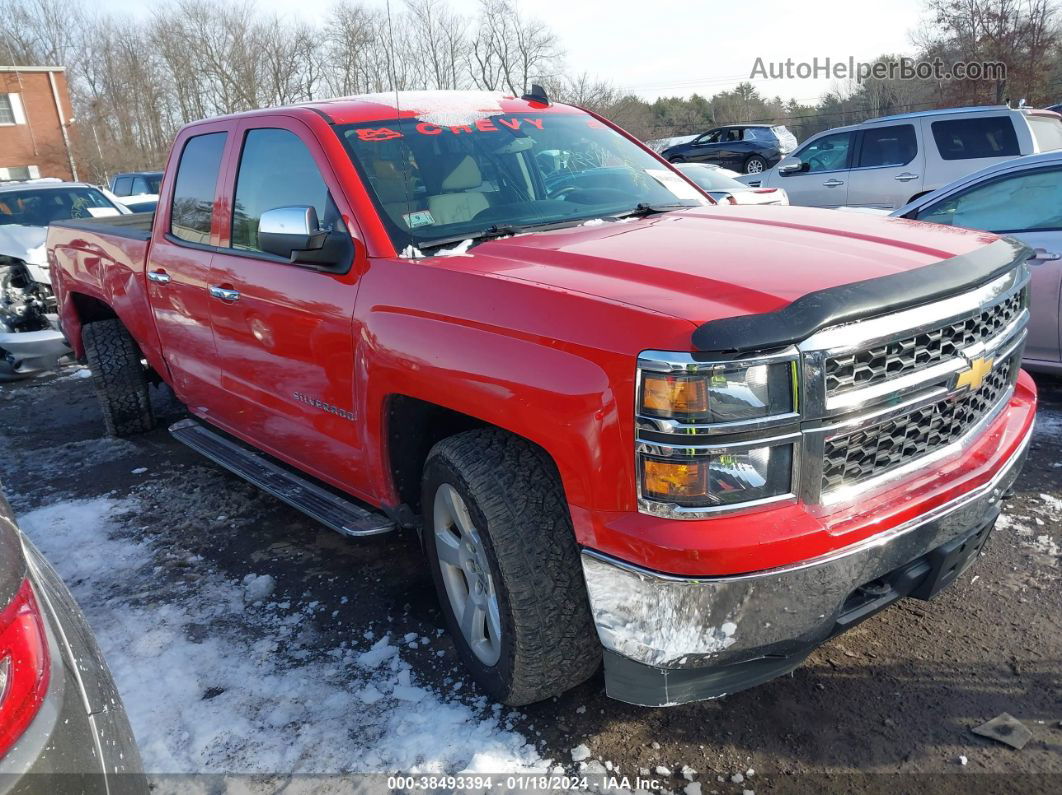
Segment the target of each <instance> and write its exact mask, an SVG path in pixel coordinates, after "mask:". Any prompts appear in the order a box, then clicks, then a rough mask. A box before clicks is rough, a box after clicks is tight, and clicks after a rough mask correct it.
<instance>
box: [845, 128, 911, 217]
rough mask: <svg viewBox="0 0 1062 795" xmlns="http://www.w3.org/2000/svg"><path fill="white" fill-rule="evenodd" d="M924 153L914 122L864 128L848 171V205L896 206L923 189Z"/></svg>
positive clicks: (885, 207) (890, 208)
mask: <svg viewBox="0 0 1062 795" xmlns="http://www.w3.org/2000/svg"><path fill="white" fill-rule="evenodd" d="M924 172H925V154H924V153H923V152H922V150H921V148H920V147H919V146H918V136H917V135H916V133H915V127H914V125H913V124H889V125H887V126H885V127H872V128H870V129H868V130H864V131H863V133H862V141H861V143H860V145H859V153H858V154H857V155H856V159H855V164H854V165H853V167H852V170H851V171H850V172H849V173H848V206H849V207H876V208H879V209H884V210H895V209H896V208H897V207H903V206H904V205H905V204H907V202H909V201H910V200H911V198H912V197H914V196H915V194H917V193H920V192H921V191H922V177H923V174H924Z"/></svg>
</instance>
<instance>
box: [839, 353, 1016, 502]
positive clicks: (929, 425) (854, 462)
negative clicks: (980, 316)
mask: <svg viewBox="0 0 1062 795" xmlns="http://www.w3.org/2000/svg"><path fill="white" fill-rule="evenodd" d="M1017 367H1018V363H1017V362H1016V361H1015V360H1014V357H1013V356H1012V357H1011V359H1008V360H1006V361H1005V362H1003V363H1002V364H999V365H996V367H995V368H994V369H993V370H992V372H991V373H990V374H989V375H988V376H987V377H986V378H985V381H984V384H982V386H981V388H980V389H978V390H977V391H967V392H965V393H963V394H961V395H959V396H958V397H956V396H948V397H945V398H943V399H941V400H938V401H936V402H934V403H930V404H929V405H928V406H924V407H922V408H918V409H916V410H914V411H911V412H909V413H907V414H902V415H901V416H899V417H896V418H893V419H890V420H888V421H886V422H882V423H880V424H878V425H872V426H870V427H867V428H861V429H860V430H858V431H854V432H852V433H847V434H843V435H840V436H835V437H832V438H830V439H827V440H826V444H825V449H824V451H823V463H822V490H823V492H828V491H830V490H831V489H835V488H840V487H843V486H846V485H851V484H858V483H861V482H863V481H866V480H868V479H871V478H876V477H878V476H879V475H884V474H886V473H888V472H891V471H893V470H895V469H897V468H899V467H902V466H903V465H905V464H908V463H910V462H913V461H916V460H917V459H920V458H922V457H923V456H925V455H927V454H929V453H932V452H933V451H935V450H939V449H941V448H944V447H947V446H948V445H950V444H953V443H954V442H956V441H958V440H959V439H961V438H962V437H964V436H965V435H966V434H967V433H969V432H970V431H971V430H972V429H973V428H974V427H976V426H977V424H978V423H979V422H980V421H981V420H983V419H984V418H985V417H986V416H988V414H989V413H990V412H991V411H992V409H993V408H994V407H995V406H996V405H997V404H998V403H999V402H1000V400H1001V399H1002V398H1003V396H1004V395H1005V394H1007V393H1008V392H1009V390H1010V386H1011V384H1012V383H1013V380H1012V378H1011V376H1012V375H1013V374H1016V373H1014V372H1012V371H1014V370H1016V369H1017Z"/></svg>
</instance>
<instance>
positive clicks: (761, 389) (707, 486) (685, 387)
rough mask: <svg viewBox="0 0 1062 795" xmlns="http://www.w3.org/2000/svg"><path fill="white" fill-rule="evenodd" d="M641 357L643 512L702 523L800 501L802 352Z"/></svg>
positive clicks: (640, 482) (638, 428)
mask: <svg viewBox="0 0 1062 795" xmlns="http://www.w3.org/2000/svg"><path fill="white" fill-rule="evenodd" d="M700 358H701V357H698V356H697V354H691V353H663V352H658V351H646V352H644V353H642V354H641V355H640V356H639V357H638V381H637V394H636V396H635V397H636V403H637V414H638V417H637V420H636V431H637V462H636V463H637V477H638V497H639V503H638V504H639V508H640V509H641V510H642V511H643V512H646V513H652V514H657V515H660V516H668V517H673V518H684V519H695V518H698V517H700V516H709V515H712V514H713V513H717V512H726V511H734V510H739V509H741V508H744V507H754V506H758V505H762V504H764V503H769V502H772V501H779V500H784V499H791V498H794V495H795V491H796V483H795V482H794V481H795V479H796V475H795V473H796V471H797V469H798V468H799V461H798V455H799V453H798V451H799V443H800V438H801V437H800V428H799V422H800V414H799V411H798V407H799V395H798V384H799V354H798V352H797V351H796V349H795V348H790V349H787V350H785V351H782V352H780V353H776V354H767V355H764V356H758V357H749V358H747V359H742V360H731V361H719V360H716V361H700V360H699V359H700Z"/></svg>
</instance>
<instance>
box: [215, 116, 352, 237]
mask: <svg viewBox="0 0 1062 795" xmlns="http://www.w3.org/2000/svg"><path fill="white" fill-rule="evenodd" d="M296 206H300V207H307V206H308V207H313V208H314V209H315V210H317V218H318V220H319V223H320V224H321V225H322V226H323V227H326V226H329V225H332V226H334V225H335V224H337V223H338V221H339V213H338V211H337V210H336V207H335V205H334V204H333V203H332V199H331V197H330V196H329V194H328V186H327V185H326V184H325V181H324V178H322V177H321V172H320V171H319V170H318V168H317V164H316V163H315V162H314V159H313V156H312V155H311V154H310V150H309V149H307V148H306V144H304V143H303V142H302V141H301V140H299V137H298V136H297V135H295V133H293V132H290V131H289V130H280V129H272V128H269V129H260V130H250V131H249V132H248V133H247V137H246V139H245V140H244V144H243V154H241V155H240V170H239V173H238V174H237V176H236V198H235V202H234V204H233V211H232V244H231V245H232V247H233V248H238V249H244V250H247V251H261V250H262V249H261V247H260V246H259V245H258V221H259V219H260V218H261V217H262V213H264V212H265V211H266V210H275V209H277V208H278V207H296Z"/></svg>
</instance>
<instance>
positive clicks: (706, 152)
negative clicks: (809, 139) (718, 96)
mask: <svg viewBox="0 0 1062 795" xmlns="http://www.w3.org/2000/svg"><path fill="white" fill-rule="evenodd" d="M796 146H797V140H796V138H795V137H794V136H793V133H791V132H789V130H788V129H787V128H786V127H785V125H783V124H776V125H771V124H728V125H727V126H725V127H716V128H715V129H714V130H709V131H708V132H706V133H702V134H701V135H698V136H697V137H696V138H694V139H693V140H692V141H687V142H686V143H682V144H676V145H675V146H671V147H668V148H667V149H665V150H664V151H663V152H661V154H662V155H663V156H664V157H665V158H666V159H667V160H670V161H671V162H672V163H715V164H716V165H720V166H723V167H724V168H730V169H733V170H734V171H741V172H743V173H745V174H758V173H760V172H761V171H763V170H764V169H768V168H770V167H771V166H773V165H774V164H775V163H777V162H778V161H779V160H781V159H782V158H783V157H784V156H785V155H787V154H789V153H790V152H792V151H793V150H794V149H796Z"/></svg>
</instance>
